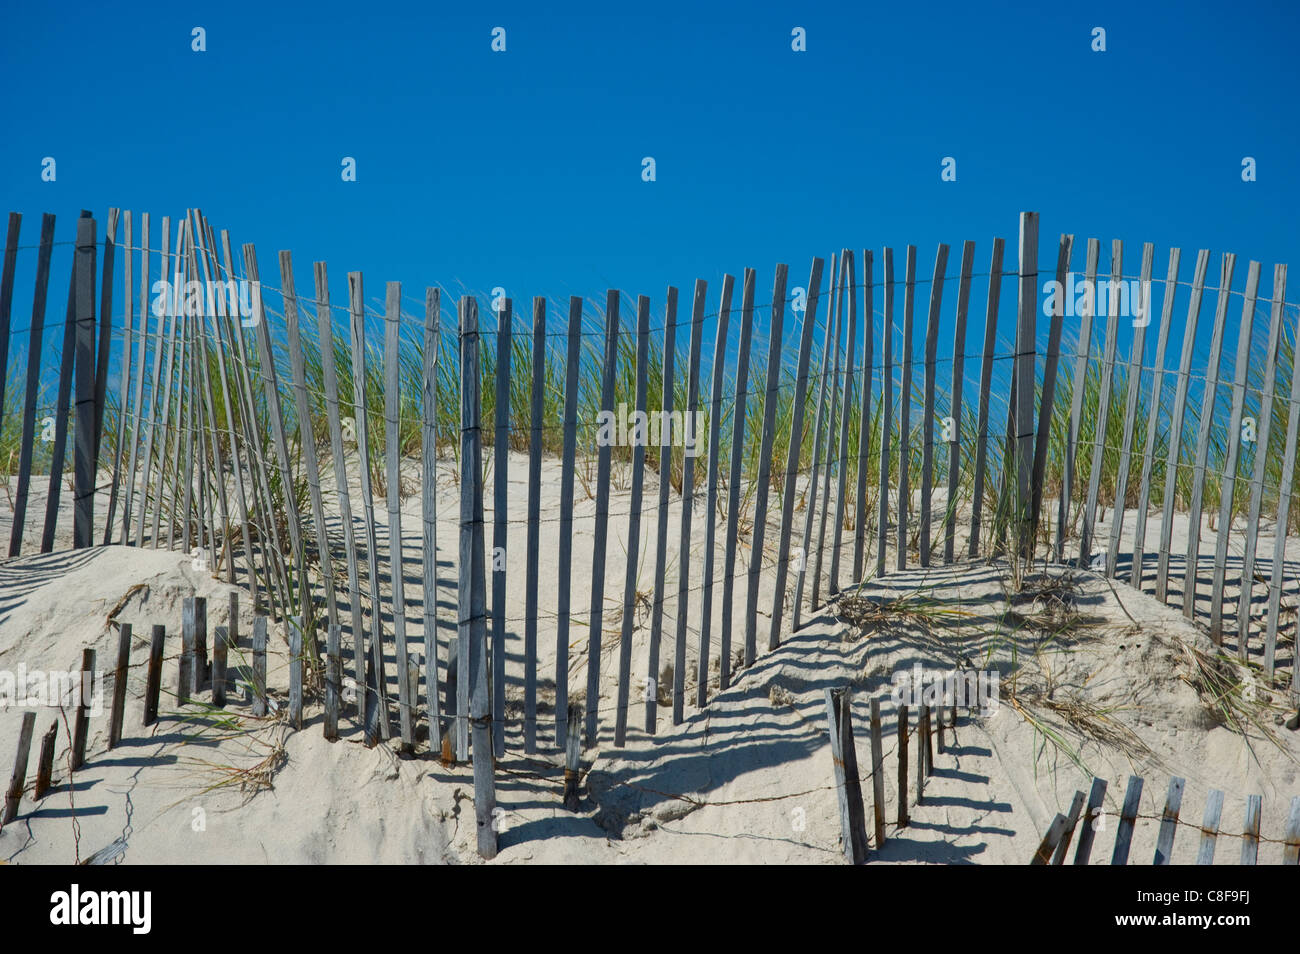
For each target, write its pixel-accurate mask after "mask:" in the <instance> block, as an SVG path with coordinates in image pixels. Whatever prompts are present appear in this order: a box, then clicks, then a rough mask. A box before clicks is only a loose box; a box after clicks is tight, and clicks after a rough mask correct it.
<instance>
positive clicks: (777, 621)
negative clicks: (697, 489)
mask: <svg viewBox="0 0 1300 954" xmlns="http://www.w3.org/2000/svg"><path fill="white" fill-rule="evenodd" d="M822 265H823V262H822V260H821V259H820V258H814V259H813V261H812V272H811V275H810V277H809V279H808V298H807V302H806V307H805V310H804V314H803V327H802V329H801V331H800V335H799V366H798V369H797V371H796V377H795V386H794V404H793V405H792V406H791V409H790V443H789V445H788V450H787V452H786V463H785V484H784V490H783V491H782V495H781V535H780V537H779V539H778V547H777V559H776V596H775V600H774V603H773V606H772V625H771V629H770V630H769V631H768V638H767V648H768V649H769V650H772V649H776V648H777V646H779V645H780V642H781V617H782V615H783V614H784V609H785V582H786V579H787V576H788V574H789V569H790V566H789V562H788V560H789V556H790V534H791V532H792V530H793V529H794V498H795V487H796V485H797V483H798V479H799V456H800V455H799V450H800V448H801V447H803V412H804V399H805V396H806V395H807V393H808V365H809V363H810V361H811V358H812V337H813V330H814V328H815V327H816V325H817V303H818V301H819V300H820V289H821V282H822ZM786 273H787V269H786V266H784V265H778V266H777V267H776V287H775V288H773V290H772V341H771V350H770V351H769V353H768V365H767V404H766V405H765V406H764V408H763V418H764V422H763V435H764V439H763V446H762V448H761V456H760V463H759V473H758V479H759V500H760V501H761V502H762V504H763V507H762V509H761V510H757V511H755V523H754V545H753V549H752V550H751V556H750V563H749V607H748V610H747V618H746V621H745V640H746V645H745V663H746V665H749V664H750V663H751V662H752V657H751V655H750V649H751V647H750V645H749V638H750V633H751V632H752V631H753V629H754V626H755V625H756V623H757V620H756V618H755V616H756V611H757V607H758V578H759V573H760V571H761V570H762V565H763V529H764V523H766V521H767V481H768V478H769V475H770V470H769V469H768V461H769V458H770V457H771V454H772V440H771V434H770V433H769V426H768V421H769V420H770V421H771V422H772V426H773V427H774V426H775V415H776V402H777V391H778V390H779V379H780V370H781V369H780V365H781V336H780V329H781V318H782V313H783V311H784V307H785V286H786ZM832 274H833V273H832ZM829 318H830V312H829V311H828V312H827V319H828V321H827V324H829V323H830V322H829ZM807 558H808V555H807V553H806V552H805V553H804V554H803V556H802V559H803V560H807Z"/></svg>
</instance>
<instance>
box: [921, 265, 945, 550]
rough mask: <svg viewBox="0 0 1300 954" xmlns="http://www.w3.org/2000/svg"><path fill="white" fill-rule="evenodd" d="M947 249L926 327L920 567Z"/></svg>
mask: <svg viewBox="0 0 1300 954" xmlns="http://www.w3.org/2000/svg"><path fill="white" fill-rule="evenodd" d="M947 272H948V246H947V245H945V244H943V243H942V242H940V243H939V251H938V252H937V253H935V256H934V277H933V278H932V279H931V281H930V312H929V316H928V318H927V320H926V325H925V372H924V373H925V383H924V391H923V392H922V401H923V404H922V405H921V518H920V520H921V523H920V528H919V529H920V538H919V543H920V557H921V566H923V567H927V566H929V565H930V497H931V495H932V494H933V492H934V391H935V382H936V379H937V377H938V370H939V368H938V356H939V309H940V308H942V307H943V286H944V282H945V281H947Z"/></svg>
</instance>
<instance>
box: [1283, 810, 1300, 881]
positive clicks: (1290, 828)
mask: <svg viewBox="0 0 1300 954" xmlns="http://www.w3.org/2000/svg"><path fill="white" fill-rule="evenodd" d="M1282 837H1283V839H1284V840H1285V844H1284V845H1283V848H1282V864H1284V865H1297V864H1300V795H1296V796H1294V797H1292V799H1291V811H1290V812H1289V813H1288V815H1287V816H1286V833H1285V834H1284V835H1283V836H1282Z"/></svg>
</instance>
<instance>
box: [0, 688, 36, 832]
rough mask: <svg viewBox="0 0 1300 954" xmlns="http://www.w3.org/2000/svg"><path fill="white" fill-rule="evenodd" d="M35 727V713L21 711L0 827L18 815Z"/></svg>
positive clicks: (25, 783)
mask: <svg viewBox="0 0 1300 954" xmlns="http://www.w3.org/2000/svg"><path fill="white" fill-rule="evenodd" d="M35 728H36V713H35V712H32V711H31V710H28V711H27V712H24V713H23V722H22V727H21V728H20V729H19V730H18V752H17V754H16V755H15V756H14V772H13V775H11V776H10V778H9V788H8V790H7V791H6V792H5V810H4V816H3V817H0V828H3V827H4V826H5V825H7V824H9V823H10V822H11V821H13V820H14V819H15V818H17V817H18V805H19V803H21V802H22V798H23V788H24V787H25V786H26V785H27V759H28V757H29V756H30V754H31V750H32V732H33V731H34V730H35Z"/></svg>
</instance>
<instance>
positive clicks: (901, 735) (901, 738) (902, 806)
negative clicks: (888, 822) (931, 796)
mask: <svg viewBox="0 0 1300 954" xmlns="http://www.w3.org/2000/svg"><path fill="white" fill-rule="evenodd" d="M898 827H899V828H906V827H907V706H906V705H903V704H900V705H899V707H898Z"/></svg>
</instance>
